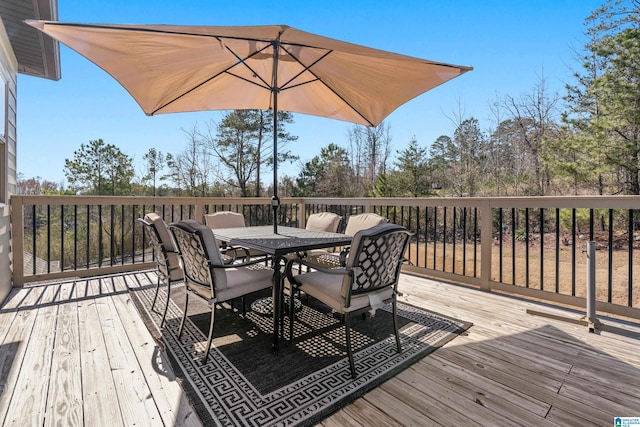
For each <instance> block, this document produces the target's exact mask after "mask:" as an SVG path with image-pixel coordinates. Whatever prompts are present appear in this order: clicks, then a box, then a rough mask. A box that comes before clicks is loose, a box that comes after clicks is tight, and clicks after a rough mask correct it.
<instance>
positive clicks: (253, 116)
mask: <svg viewBox="0 0 640 427" xmlns="http://www.w3.org/2000/svg"><path fill="white" fill-rule="evenodd" d="M289 123H293V116H292V115H291V113H288V112H286V111H281V112H279V113H278V164H280V163H282V162H284V161H291V160H293V159H295V158H296V157H295V156H293V155H291V153H290V152H289V151H287V150H286V149H285V147H286V145H287V143H288V142H290V141H295V140H296V139H297V137H296V136H292V135H290V134H289V133H287V132H286V129H285V126H286V125H287V124H289ZM214 135H215V136H214ZM200 136H201V138H202V141H203V143H204V144H205V145H206V146H207V147H208V148H209V149H210V150H211V151H212V152H213V154H214V156H215V157H216V158H217V159H218V160H219V161H220V163H221V164H222V165H223V167H224V168H225V169H226V172H227V175H222V176H221V178H222V179H223V180H224V181H225V182H226V183H227V184H229V185H231V186H233V187H235V188H237V189H238V190H239V191H240V194H241V195H242V196H243V197H248V196H251V195H255V196H256V197H258V196H260V193H261V185H262V182H261V173H262V167H263V166H267V167H273V166H274V165H273V155H272V154H273V143H272V142H271V141H273V114H272V113H271V112H268V111H264V110H235V111H230V112H228V113H226V114H225V115H224V117H223V118H222V121H221V122H220V123H218V124H217V125H213V124H211V125H210V126H209V127H208V129H207V132H205V133H201V134H200ZM252 184H253V188H254V191H253V194H251V193H252V192H251V189H250V187H251V185H252Z"/></svg>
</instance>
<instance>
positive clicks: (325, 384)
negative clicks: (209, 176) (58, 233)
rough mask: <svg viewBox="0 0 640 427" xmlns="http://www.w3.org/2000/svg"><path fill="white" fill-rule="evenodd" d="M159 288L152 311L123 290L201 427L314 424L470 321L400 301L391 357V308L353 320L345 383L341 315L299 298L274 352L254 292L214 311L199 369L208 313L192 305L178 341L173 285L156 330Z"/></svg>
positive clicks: (178, 308)
mask: <svg viewBox="0 0 640 427" xmlns="http://www.w3.org/2000/svg"><path fill="white" fill-rule="evenodd" d="M165 289H166V288H161V290H160V294H159V296H158V301H157V302H156V307H155V310H153V311H151V310H150V307H151V302H152V300H153V295H154V292H155V287H151V286H150V287H142V288H137V289H135V290H132V291H131V295H132V300H133V301H134V303H135V304H136V306H137V308H138V310H139V311H140V313H141V315H142V317H143V318H144V320H145V323H146V324H147V327H148V328H149V330H150V331H151V333H152V334H153V335H154V337H155V338H156V339H157V340H158V342H159V343H160V344H161V345H162V346H163V347H164V348H165V349H166V353H167V355H168V356H169V359H171V362H172V364H173V368H174V370H175V372H176V375H177V376H178V377H179V378H180V381H181V384H182V386H183V388H184V389H185V392H186V394H187V395H188V396H189V398H190V400H191V402H192V404H193V406H194V409H195V410H196V411H197V413H198V415H199V416H200V418H201V419H202V421H203V423H204V424H205V425H221V426H226V425H234V426H235V425H247V426H268V425H296V426H307V425H313V424H315V423H317V422H319V421H321V420H322V419H324V418H325V417H327V416H329V415H330V414H331V413H333V412H335V411H337V410H338V409H340V408H342V407H343V406H345V405H346V404H348V403H349V402H351V401H353V400H355V399H357V398H358V397H360V396H362V395H363V394H364V393H366V392H367V391H369V390H371V389H372V388H374V387H376V386H378V385H379V384H380V383H382V382H383V381H385V380H387V379H389V378H391V377H393V376H394V375H396V374H397V373H398V372H400V371H402V370H404V369H406V368H407V367H409V366H410V365H411V364H413V363H415V362H416V361H418V360H419V359H421V358H422V357H424V356H426V355H427V354H429V353H431V352H432V351H434V350H436V349H437V348H438V347H441V346H442V345H444V344H445V343H447V342H449V341H451V340H452V339H454V338H455V337H456V336H457V335H458V334H460V333H462V332H463V331H465V330H466V329H467V328H469V327H470V326H471V323H469V322H464V321H460V320H456V319H452V318H449V317H446V316H443V315H440V314H437V313H433V312H429V311H426V310H423V309H420V308H417V307H414V306H411V305H408V304H404V303H401V302H399V303H398V320H399V327H400V334H401V339H402V350H403V351H402V353H398V352H397V351H396V346H395V338H394V334H393V325H392V321H391V313H390V310H391V306H390V305H389V306H387V307H385V308H383V309H379V310H378V311H377V312H376V314H375V316H373V317H368V316H367V318H363V317H361V316H353V318H352V319H353V321H352V331H351V334H352V335H351V336H352V346H353V349H354V359H355V364H356V369H357V372H358V377H357V379H355V380H353V379H352V378H351V373H350V370H349V361H348V358H347V354H346V345H345V331H344V326H343V325H342V323H341V321H340V319H339V318H336V317H333V316H332V315H331V312H330V311H327V309H326V307H325V306H323V305H322V304H321V303H319V302H317V301H315V300H314V299H313V298H309V299H308V300H307V299H304V297H303V300H302V302H303V303H304V304H303V305H302V308H301V309H300V310H298V311H297V313H296V319H295V323H294V327H295V329H294V340H293V343H289V342H288V317H285V320H284V331H285V332H284V333H285V338H284V339H282V340H281V341H280V349H279V352H277V353H275V352H273V351H272V349H271V347H272V343H273V336H272V335H271V331H272V318H271V316H265V315H261V314H258V313H256V312H254V311H251V309H250V306H251V303H252V302H253V301H254V300H255V299H259V298H264V297H266V296H268V295H269V292H263V293H262V294H257V295H254V296H252V297H251V298H249V297H248V298H247V299H246V301H245V306H246V313H245V314H243V312H242V305H241V302H240V301H239V300H238V301H237V302H236V304H235V307H233V308H232V307H231V306H230V305H228V304H223V305H222V307H223V308H222V309H217V310H216V321H215V331H214V340H213V346H212V349H211V353H210V355H209V359H208V360H207V363H206V364H202V357H203V354H204V349H205V346H206V341H207V334H208V328H209V320H210V310H209V308H208V307H207V306H206V304H203V303H201V302H199V301H197V299H196V298H193V297H192V298H190V301H189V306H190V307H189V311H188V315H189V317H188V318H187V319H188V321H187V322H186V323H185V329H184V331H183V333H182V337H181V339H180V340H178V339H177V333H178V328H179V325H180V318H181V316H182V305H183V303H184V293H185V288H184V286H180V285H178V286H173V287H172V289H171V301H170V304H169V311H168V314H167V320H165V324H164V328H163V329H162V331H160V330H159V328H158V325H159V323H160V320H161V312H162V308H163V307H164V303H165V301H166V292H165Z"/></svg>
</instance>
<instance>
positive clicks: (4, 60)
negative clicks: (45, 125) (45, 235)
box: [0, 21, 18, 303]
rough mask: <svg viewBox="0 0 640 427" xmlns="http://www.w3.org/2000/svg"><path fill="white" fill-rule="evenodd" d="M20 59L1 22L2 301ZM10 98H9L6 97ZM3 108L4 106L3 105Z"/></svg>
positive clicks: (0, 297)
mask: <svg viewBox="0 0 640 427" xmlns="http://www.w3.org/2000/svg"><path fill="white" fill-rule="evenodd" d="M17 69H18V65H17V61H16V58H15V55H14V53H13V49H12V48H11V44H10V43H9V38H8V37H7V32H6V30H5V28H4V25H3V24H2V21H0V76H1V77H2V79H0V84H4V82H6V91H4V90H0V94H5V93H6V95H3V96H4V97H3V96H0V102H2V103H5V102H6V104H5V105H6V115H5V117H6V118H5V117H0V126H1V127H3V128H4V129H3V132H2V133H4V134H5V138H4V141H3V142H0V144H2V147H0V160H1V161H2V165H0V303H1V302H2V301H4V299H5V298H6V297H7V295H8V294H9V292H10V291H11V286H12V283H11V282H12V281H11V223H10V217H9V194H11V193H14V192H15V190H16V181H17V173H16V81H17ZM5 97H6V98H5ZM0 111H2V109H1V108H0Z"/></svg>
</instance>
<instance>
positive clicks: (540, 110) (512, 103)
mask: <svg viewBox="0 0 640 427" xmlns="http://www.w3.org/2000/svg"><path fill="white" fill-rule="evenodd" d="M558 100H559V97H558V95H557V94H553V95H549V93H548V91H547V86H546V81H545V78H544V76H543V77H541V78H540V81H539V82H538V83H537V84H536V85H535V86H534V88H533V90H532V91H531V93H528V94H523V95H522V96H520V97H519V98H514V97H512V96H506V98H505V107H506V109H507V111H508V112H509V114H510V116H511V119H512V120H513V121H514V123H515V124H516V125H517V127H518V129H519V131H520V138H521V141H522V143H523V144H524V147H525V148H526V150H527V155H528V156H529V159H530V161H531V165H532V167H533V171H532V172H533V177H534V187H533V188H532V189H531V193H532V194H533V195H544V194H545V191H546V189H547V188H548V186H549V180H550V175H549V171H548V169H547V168H546V166H545V164H544V162H543V158H542V154H543V149H544V144H545V140H547V139H550V138H555V137H556V136H557V133H558V124H557V118H558V116H559V112H558Z"/></svg>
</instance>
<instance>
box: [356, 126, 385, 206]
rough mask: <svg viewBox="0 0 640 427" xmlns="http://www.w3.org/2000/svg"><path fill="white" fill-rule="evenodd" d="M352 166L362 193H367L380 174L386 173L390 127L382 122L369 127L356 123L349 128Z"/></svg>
mask: <svg viewBox="0 0 640 427" xmlns="http://www.w3.org/2000/svg"><path fill="white" fill-rule="evenodd" d="M348 136H349V144H350V155H351V168H352V169H353V171H354V173H355V178H356V183H357V184H358V186H359V191H358V192H359V193H360V194H361V195H365V194H367V193H368V192H369V191H370V190H371V189H372V188H373V185H374V183H375V182H376V179H377V177H378V175H380V174H385V173H386V171H387V162H388V160H389V156H390V154H391V148H390V147H391V134H390V129H389V127H388V126H387V125H386V124H385V123H384V122H381V123H380V124H379V125H378V126H375V127H369V126H362V125H354V126H353V127H352V128H351V129H350V130H349V134H348Z"/></svg>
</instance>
